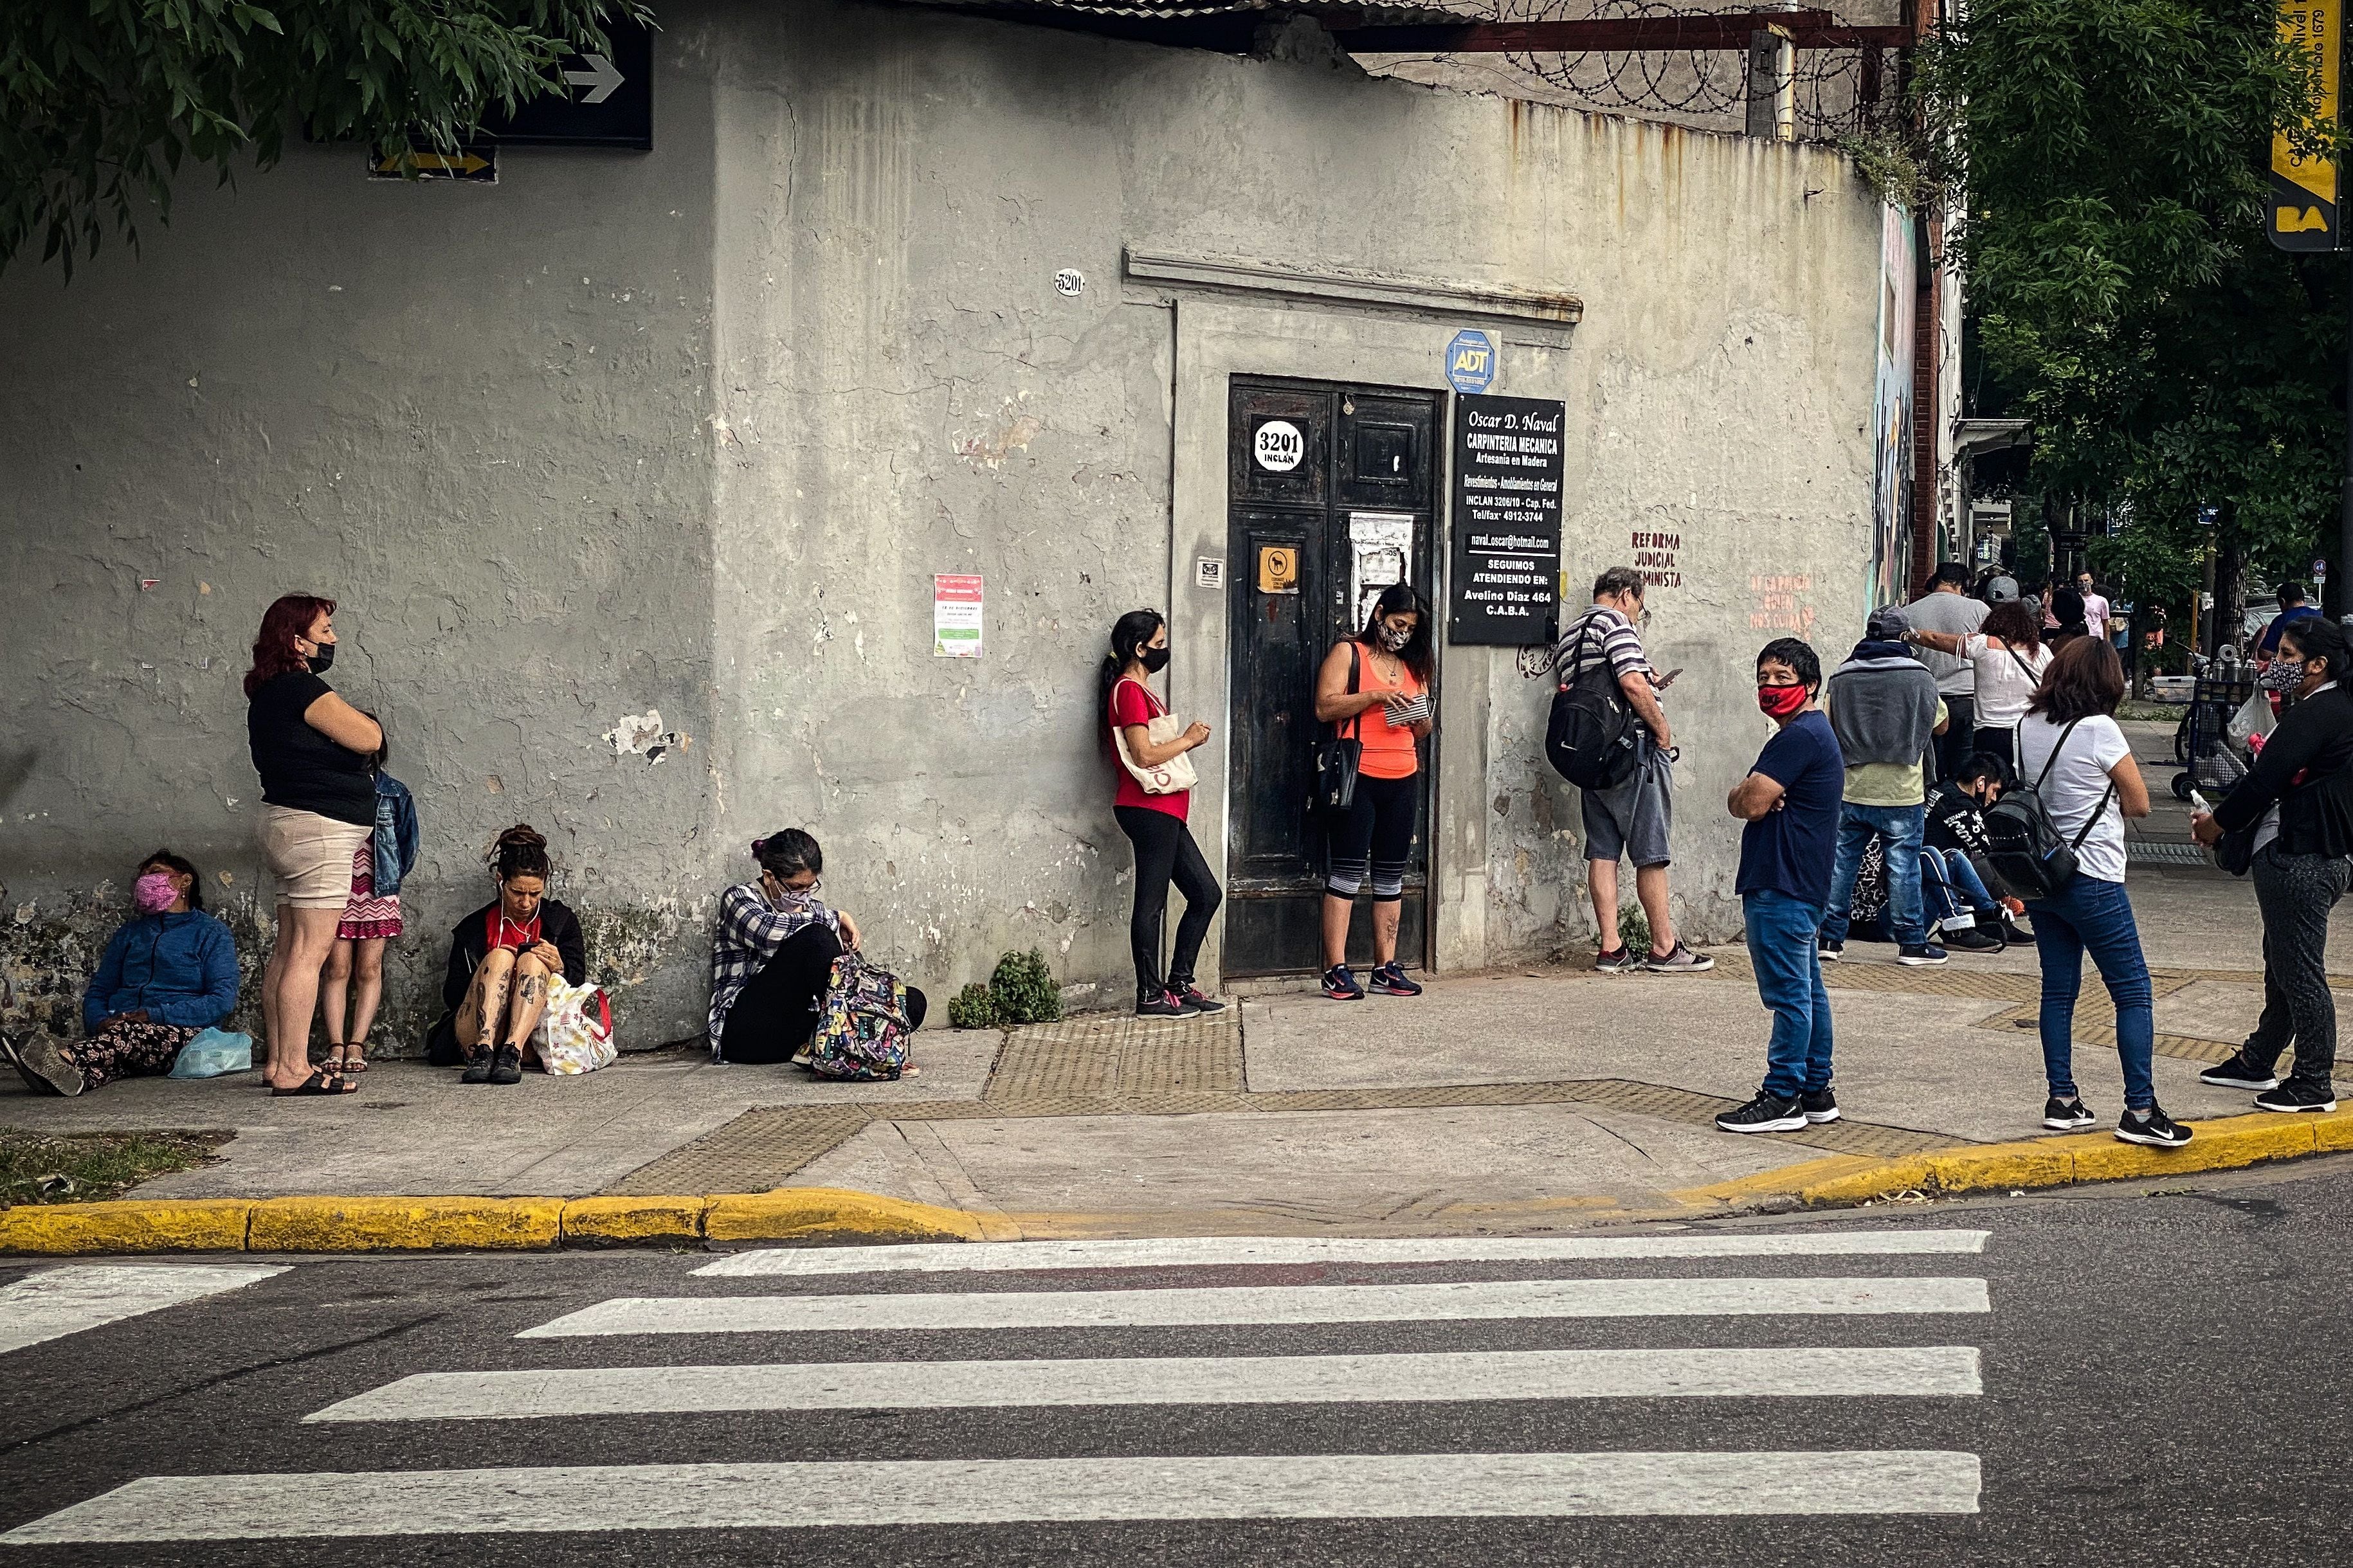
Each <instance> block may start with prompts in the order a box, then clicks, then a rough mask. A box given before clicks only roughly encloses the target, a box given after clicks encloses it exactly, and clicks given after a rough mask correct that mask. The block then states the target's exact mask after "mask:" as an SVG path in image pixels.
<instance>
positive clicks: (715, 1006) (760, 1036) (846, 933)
mask: <svg viewBox="0 0 2353 1568" xmlns="http://www.w3.org/2000/svg"><path fill="white" fill-rule="evenodd" d="M752 853H753V855H754V858H757V859H758V860H759V862H760V879H759V880H758V881H756V882H740V883H738V884H736V885H735V886H734V887H732V888H730V889H727V890H726V891H725V892H724V893H722V894H721V895H720V896H719V932H718V935H717V936H716V938H715V939H713V941H712V948H711V1059H712V1061H723V1062H754V1063H767V1062H782V1061H789V1062H792V1063H794V1064H795V1065H797V1066H802V1067H806V1066H807V1065H808V1059H809V1038H810V1037H811V1036H813V1035H815V1034H816V1033H817V1024H818V1007H819V1006H821V1005H823V1003H824V1001H825V992H826V987H827V985H828V984H830V983H831V981H832V978H833V961H834V960H835V959H837V958H839V957H840V956H841V954H842V952H843V950H844V949H848V950H849V951H851V952H856V951H857V948H858V940H859V939H858V922H857V921H854V920H852V919H850V918H849V912H848V911H847V910H829V909H828V908H826V907H825V905H824V904H822V903H820V902H818V896H817V895H818V891H819V889H822V888H823V887H824V885H825V884H824V883H823V882H822V881H821V880H820V879H819V878H818V873H819V872H821V871H823V870H824V869H825V851H824V850H822V849H820V848H819V847H818V842H817V840H816V839H815V838H813V837H810V836H809V835H808V834H807V833H804V832H803V831H801V829H799V828H797V827H787V828H786V829H785V830H784V831H783V832H781V833H772V834H770V835H769V836H768V837H765V838H763V839H760V840H758V841H756V842H755V843H754V844H753V846H752ZM924 1011H925V1004H924V999H923V993H922V992H921V991H918V990H916V989H915V988H914V987H913V986H912V985H910V986H908V987H907V1021H908V1023H909V1024H910V1025H912V1026H914V1027H915V1028H919V1029H920V1028H922V1027H923V1014H924ZM915 1070H916V1069H915V1065H914V1064H913V1062H910V1063H908V1064H907V1066H906V1067H905V1068H903V1069H902V1072H903V1076H905V1077H908V1078H913V1077H914V1076H915Z"/></svg>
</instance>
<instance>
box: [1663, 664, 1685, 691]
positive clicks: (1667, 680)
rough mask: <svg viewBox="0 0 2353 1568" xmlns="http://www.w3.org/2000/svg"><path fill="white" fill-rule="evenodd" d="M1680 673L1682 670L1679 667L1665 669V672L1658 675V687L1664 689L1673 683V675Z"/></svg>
mask: <svg viewBox="0 0 2353 1568" xmlns="http://www.w3.org/2000/svg"><path fill="white" fill-rule="evenodd" d="M1682 673H1683V671H1682V670H1681V669H1680V668H1676V669H1671V670H1669V671H1667V672H1666V674H1664V675H1662V676H1661V677H1659V689H1660V690H1662V691H1664V690H1665V689H1667V688H1668V687H1670V686H1672V685H1673V684H1674V683H1675V677H1676V676H1678V675H1681V674H1682Z"/></svg>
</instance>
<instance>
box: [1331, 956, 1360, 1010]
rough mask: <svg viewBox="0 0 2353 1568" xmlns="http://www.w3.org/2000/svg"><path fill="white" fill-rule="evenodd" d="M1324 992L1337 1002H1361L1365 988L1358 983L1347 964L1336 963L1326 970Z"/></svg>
mask: <svg viewBox="0 0 2353 1568" xmlns="http://www.w3.org/2000/svg"><path fill="white" fill-rule="evenodd" d="M1324 995H1326V996H1329V997H1330V998H1332V1000H1333V1001H1335V1002H1361V1001H1363V1000H1364V999H1365V988H1364V987H1363V986H1361V985H1359V984H1356V976H1355V975H1354V974H1351V973H1348V966H1347V965H1346V964H1345V963H1335V964H1334V965H1333V966H1332V967H1331V968H1329V969H1327V970H1325V971H1324Z"/></svg>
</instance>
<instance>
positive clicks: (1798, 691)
mask: <svg viewBox="0 0 2353 1568" xmlns="http://www.w3.org/2000/svg"><path fill="white" fill-rule="evenodd" d="M1805 705H1806V689H1805V688H1804V687H1802V686H1760V687H1758V688H1757V707H1759V708H1761V709H1763V710H1765V711H1766V712H1767V714H1769V715H1771V716H1772V717H1773V718H1776V719H1787V718H1788V717H1789V716H1790V715H1791V714H1793V713H1795V712H1796V711H1797V710H1799V709H1800V708H1803V707H1804V706H1805Z"/></svg>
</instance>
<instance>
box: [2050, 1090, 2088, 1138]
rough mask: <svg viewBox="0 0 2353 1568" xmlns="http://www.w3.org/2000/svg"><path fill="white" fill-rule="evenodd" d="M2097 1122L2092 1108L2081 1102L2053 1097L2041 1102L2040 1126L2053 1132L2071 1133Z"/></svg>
mask: <svg viewBox="0 0 2353 1568" xmlns="http://www.w3.org/2000/svg"><path fill="white" fill-rule="evenodd" d="M2095 1121H2099V1118H2098V1117H2096V1116H2094V1115H2093V1114H2092V1108H2091V1107H2090V1106H2088V1105H2085V1104H2084V1102H2083V1101H2082V1100H2061V1099H2060V1098H2058V1097H2057V1096H2056V1095H2053V1096H2052V1098H2051V1099H2049V1100H2044V1101H2043V1102H2042V1125H2043V1126H2045V1127H2048V1128H2050V1129H2051V1130H2052V1131H2054V1132H2073V1131H2075V1130H2076V1129H2077V1128H2079V1127H2089V1126H2091V1125H2092V1124H2093V1123H2094V1122H2095Z"/></svg>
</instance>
